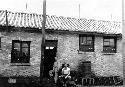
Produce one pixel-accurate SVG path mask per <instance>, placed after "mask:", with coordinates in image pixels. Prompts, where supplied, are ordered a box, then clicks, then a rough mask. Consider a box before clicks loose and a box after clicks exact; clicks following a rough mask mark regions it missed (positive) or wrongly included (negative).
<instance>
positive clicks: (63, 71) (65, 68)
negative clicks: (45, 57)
mask: <svg viewBox="0 0 125 87" xmlns="http://www.w3.org/2000/svg"><path fill="white" fill-rule="evenodd" d="M53 71H54V81H55V83H57V81H58V80H59V79H61V80H62V82H63V85H65V83H66V81H67V80H69V79H71V76H70V68H69V64H67V63H64V64H62V65H61V67H60V66H59V62H58V61H57V58H56V61H55V63H54V66H53Z"/></svg>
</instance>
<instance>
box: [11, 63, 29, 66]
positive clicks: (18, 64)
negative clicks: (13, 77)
mask: <svg viewBox="0 0 125 87" xmlns="http://www.w3.org/2000/svg"><path fill="white" fill-rule="evenodd" d="M10 65H11V66H30V65H31V64H30V63H11V64H10Z"/></svg>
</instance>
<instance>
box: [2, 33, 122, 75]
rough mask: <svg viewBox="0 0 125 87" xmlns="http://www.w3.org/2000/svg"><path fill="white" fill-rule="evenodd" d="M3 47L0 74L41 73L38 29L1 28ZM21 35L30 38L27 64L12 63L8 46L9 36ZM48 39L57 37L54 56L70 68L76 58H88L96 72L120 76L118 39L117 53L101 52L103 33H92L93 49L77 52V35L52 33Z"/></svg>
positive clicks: (119, 44)
mask: <svg viewBox="0 0 125 87" xmlns="http://www.w3.org/2000/svg"><path fill="white" fill-rule="evenodd" d="M2 34H3V35H4V37H3V38H2V46H1V47H2V49H1V50H0V74H1V75H3V76H38V77H39V75H40V61H41V59H40V58H41V37H42V35H41V33H28V32H12V33H5V32H2ZM16 39H21V40H26V41H31V45H30V46H31V47H30V56H31V58H30V63H31V65H30V66H11V63H10V59H11V47H12V40H16ZM46 39H47V40H58V46H57V47H58V48H57V57H58V59H60V60H61V62H62V63H63V62H67V63H69V64H70V67H71V69H75V70H76V69H77V66H78V64H79V61H80V60H82V61H87V60H89V61H91V62H92V71H94V73H95V74H96V75H99V76H100V75H101V76H110V75H119V76H123V70H122V68H123V64H122V54H121V48H122V47H121V39H118V41H117V53H115V54H112V55H104V54H103V53H102V50H103V37H101V36H96V37H95V45H94V46H95V52H79V51H78V50H79V35H78V34H64V33H53V34H48V33H47V34H46Z"/></svg>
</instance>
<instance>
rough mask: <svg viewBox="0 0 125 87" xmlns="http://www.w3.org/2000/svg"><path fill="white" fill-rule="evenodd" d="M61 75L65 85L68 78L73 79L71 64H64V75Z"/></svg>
mask: <svg viewBox="0 0 125 87" xmlns="http://www.w3.org/2000/svg"><path fill="white" fill-rule="evenodd" d="M60 77H61V78H62V80H63V85H65V84H66V81H67V80H70V79H71V76H70V68H69V64H66V63H65V64H64V68H62V75H61V76H60Z"/></svg>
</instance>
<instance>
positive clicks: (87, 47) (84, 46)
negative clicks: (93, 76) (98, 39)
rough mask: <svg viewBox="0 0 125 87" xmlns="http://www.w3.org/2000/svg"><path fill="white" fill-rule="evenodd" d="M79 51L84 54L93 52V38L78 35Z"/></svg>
mask: <svg viewBox="0 0 125 87" xmlns="http://www.w3.org/2000/svg"><path fill="white" fill-rule="evenodd" d="M79 42H80V43H79V50H80V51H84V52H93V51H94V37H93V36H88V35H79Z"/></svg>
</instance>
